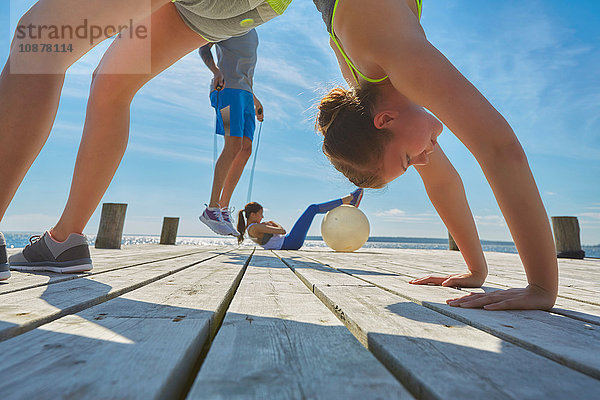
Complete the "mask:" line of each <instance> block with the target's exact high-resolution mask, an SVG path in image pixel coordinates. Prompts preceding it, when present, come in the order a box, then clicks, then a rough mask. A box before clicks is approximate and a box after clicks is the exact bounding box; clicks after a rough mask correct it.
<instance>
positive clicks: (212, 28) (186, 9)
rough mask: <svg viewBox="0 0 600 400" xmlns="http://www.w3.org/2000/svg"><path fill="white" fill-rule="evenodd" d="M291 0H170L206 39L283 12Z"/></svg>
mask: <svg viewBox="0 0 600 400" xmlns="http://www.w3.org/2000/svg"><path fill="white" fill-rule="evenodd" d="M291 2H292V0H173V3H175V7H177V11H178V12H179V15H180V16H181V18H182V19H183V21H184V22H185V23H186V24H187V25H188V26H189V27H190V28H191V29H192V30H193V31H194V32H196V33H197V34H199V35H200V36H202V37H203V38H204V39H206V40H208V41H209V42H220V41H221V40H226V39H229V38H230V37H233V36H241V35H244V34H245V33H247V32H248V31H250V30H251V29H252V28H256V27H257V26H259V25H262V24H264V23H265V22H267V21H269V20H271V19H273V18H275V17H277V16H278V15H281V14H283V12H284V11H285V9H286V8H287V6H288V5H289V4H290V3H291Z"/></svg>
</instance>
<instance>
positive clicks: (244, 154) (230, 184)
mask: <svg viewBox="0 0 600 400" xmlns="http://www.w3.org/2000/svg"><path fill="white" fill-rule="evenodd" d="M251 154H252V140H250V139H249V138H247V137H244V139H243V140H242V148H241V149H240V150H239V151H238V153H237V155H236V156H235V158H234V160H233V163H232V164H231V167H230V168H229V173H228V174H227V178H225V185H224V186H223V193H221V200H220V202H219V204H220V205H221V208H226V207H229V201H230V200H231V196H232V195H233V191H234V190H235V187H236V186H237V184H238V182H239V180H240V177H241V176H242V172H244V167H245V166H246V163H247V162H248V159H249V158H250V155H251Z"/></svg>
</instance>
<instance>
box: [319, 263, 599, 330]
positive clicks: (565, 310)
mask: <svg viewBox="0 0 600 400" xmlns="http://www.w3.org/2000/svg"><path fill="white" fill-rule="evenodd" d="M318 258H319V259H320V260H324V261H325V260H329V261H331V260H335V261H348V262H354V263H358V264H360V265H367V266H370V267H372V268H376V269H378V270H381V271H387V272H392V273H395V274H399V275H401V276H405V277H409V278H411V279H412V278H418V277H422V276H424V275H428V274H448V273H452V272H456V271H458V268H456V267H454V268H452V269H450V270H448V269H443V268H440V265H436V264H434V262H430V261H427V262H423V261H422V260H421V259H419V260H418V261H413V265H408V263H407V262H404V261H397V260H396V258H395V257H393V256H392V257H377V258H375V257H373V256H372V255H370V254H369V255H365V254H361V253H356V254H331V253H327V252H322V253H320V254H319V257H318ZM390 258H391V259H390ZM415 264H418V265H420V266H415ZM423 265H428V266H427V267H423ZM363 272H365V271H363ZM520 273H522V274H523V275H524V273H523V272H522V271H520ZM526 284H527V283H526V281H523V282H520V283H519V282H515V280H514V279H512V278H497V277H496V278H488V279H487V280H486V283H485V288H486V290H495V289H506V288H509V287H514V286H525V285H526ZM561 288H562V285H561ZM463 290H465V291H468V292H475V293H479V292H482V291H483V290H482V289H463ZM585 296H588V297H589V296H590V295H589V293H585ZM552 311H553V312H554V313H556V314H561V315H564V316H568V317H571V318H576V319H578V320H581V321H584V322H589V323H593V324H596V325H600V306H597V305H593V304H589V303H588V302H586V301H581V300H579V299H578V300H572V299H570V298H565V297H563V296H560V297H559V298H558V300H557V302H556V306H555V308H554V309H553V310H552Z"/></svg>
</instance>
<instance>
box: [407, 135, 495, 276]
mask: <svg viewBox="0 0 600 400" xmlns="http://www.w3.org/2000/svg"><path fill="white" fill-rule="evenodd" d="M415 168H416V169H417V171H418V172H419V174H420V175H421V179H423V183H424V184H425V189H426V190H427V195H428V196H429V199H430V200H431V203H432V204H433V206H434V207H435V209H436V210H437V212H438V214H439V215H440V218H442V220H443V221H444V224H445V225H446V227H447V228H448V231H449V232H450V233H451V234H452V237H453V238H454V240H455V241H456V244H457V245H458V247H459V249H460V252H461V254H462V256H463V258H464V260H465V263H466V264H467V268H468V269H469V272H468V273H466V274H460V275H449V276H428V277H425V278H422V279H416V280H413V281H411V283H414V284H436V285H442V286H458V287H479V286H481V285H482V284H483V282H484V281H485V278H486V277H487V272H488V270H487V264H486V261H485V257H484V255H483V250H482V249H481V243H480V241H479V235H478V234H477V227H476V226H475V221H474V220H473V215H472V214H471V209H470V208H469V203H468V202H467V197H466V195H465V189H464V187H463V184H462V180H461V179H460V176H459V175H458V172H457V171H456V170H455V169H454V167H453V166H452V164H451V163H450V160H448V158H447V157H446V155H445V154H444V152H443V151H442V149H441V148H440V146H437V147H436V148H435V151H434V152H433V153H431V154H430V155H429V164H427V165H419V166H415Z"/></svg>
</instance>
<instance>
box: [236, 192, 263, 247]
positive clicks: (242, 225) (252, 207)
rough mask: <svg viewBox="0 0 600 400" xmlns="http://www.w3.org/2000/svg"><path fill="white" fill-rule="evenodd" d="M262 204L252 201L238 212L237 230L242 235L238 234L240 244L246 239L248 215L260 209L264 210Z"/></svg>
mask: <svg viewBox="0 0 600 400" xmlns="http://www.w3.org/2000/svg"><path fill="white" fill-rule="evenodd" d="M262 208H263V207H262V206H261V205H260V204H258V203H256V202H254V201H253V202H251V203H248V204H246V206H245V207H244V209H243V210H240V212H239V213H238V223H237V230H238V232H239V233H240V236H238V238H237V239H238V244H242V242H243V241H244V233H246V228H248V227H247V226H246V219H248V216H249V215H250V214H251V213H257V212H259V211H260V210H262ZM244 214H246V219H244Z"/></svg>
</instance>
